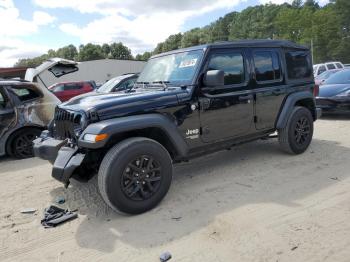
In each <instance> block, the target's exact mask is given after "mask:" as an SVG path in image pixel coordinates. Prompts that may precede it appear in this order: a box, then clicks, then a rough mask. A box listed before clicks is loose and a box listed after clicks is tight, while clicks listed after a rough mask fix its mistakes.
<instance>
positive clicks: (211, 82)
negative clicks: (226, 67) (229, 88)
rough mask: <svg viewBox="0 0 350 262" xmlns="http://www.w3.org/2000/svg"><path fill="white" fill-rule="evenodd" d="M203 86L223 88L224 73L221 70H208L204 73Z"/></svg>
mask: <svg viewBox="0 0 350 262" xmlns="http://www.w3.org/2000/svg"><path fill="white" fill-rule="evenodd" d="M203 84H204V86H206V87H216V86H223V85H224V84H225V72H224V71H222V70H209V71H207V72H206V73H205V75H204V78H203Z"/></svg>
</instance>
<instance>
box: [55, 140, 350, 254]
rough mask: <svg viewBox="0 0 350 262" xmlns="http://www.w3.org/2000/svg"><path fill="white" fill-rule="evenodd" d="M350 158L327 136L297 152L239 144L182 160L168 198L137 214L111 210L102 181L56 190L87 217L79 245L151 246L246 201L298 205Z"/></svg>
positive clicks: (340, 174)
mask: <svg viewBox="0 0 350 262" xmlns="http://www.w3.org/2000/svg"><path fill="white" fill-rule="evenodd" d="M334 152H337V154H334ZM349 157H350V149H349V148H347V147H344V146H341V145H339V144H338V143H335V142H330V141H324V140H314V141H313V143H312V145H311V146H310V148H309V149H308V151H307V152H305V153H304V154H302V155H298V156H291V155H288V154H285V153H281V151H280V150H279V147H278V143H276V141H275V140H268V141H257V142H254V143H250V144H246V145H241V146H238V147H236V148H233V149H232V150H231V151H223V152H219V153H216V154H213V155H209V156H205V157H202V158H199V159H195V160H193V161H191V162H189V163H185V164H179V165H178V166H176V167H175V169H174V179H173V184H172V186H171V189H170V191H169V193H168V195H167V196H166V198H165V199H164V200H163V201H162V203H160V205H159V206H158V207H156V208H155V209H153V210H151V211H150V212H147V213H145V214H141V215H137V216H128V215H120V214H117V213H114V212H113V211H111V209H109V208H108V207H107V206H106V205H105V203H104V202H103V200H102V199H101V197H100V196H99V194H98V190H97V187H96V185H95V184H96V179H93V180H92V181H91V183H87V184H78V183H74V184H73V185H72V187H70V188H69V189H68V190H64V189H63V188H56V189H54V190H53V191H51V196H52V197H53V198H54V199H55V198H56V197H57V196H58V195H62V194H64V195H65V197H66V201H67V202H66V207H68V208H71V209H75V208H78V210H79V211H78V212H79V214H81V215H86V217H84V218H83V221H82V223H81V224H80V225H79V227H78V230H77V232H76V235H75V237H76V241H77V243H78V245H79V246H81V247H83V248H90V249H96V250H99V251H102V252H113V251H114V249H115V246H116V245H117V243H118V242H123V243H125V244H127V245H130V246H133V247H135V248H147V247H154V246H160V245H162V244H165V243H168V242H171V241H173V240H175V239H179V238H182V237H184V236H186V235H189V234H191V233H193V232H195V231H198V230H200V229H202V228H204V227H205V226H206V225H208V224H209V223H212V222H213V221H214V220H215V219H216V217H218V216H220V215H224V214H225V213H227V212H231V211H232V210H235V209H237V208H239V207H242V206H245V205H256V204H259V203H275V204H278V205H283V206H290V207H297V206H299V205H300V204H298V200H299V199H303V198H305V197H308V196H309V195H312V194H315V193H316V192H318V191H320V190H322V189H325V188H327V187H329V186H331V185H333V184H334V183H339V181H342V180H344V179H345V178H347V177H348V176H349V175H350V174H349V172H348V171H347V170H346V165H344V164H343V165H341V163H346V161H348V159H349ZM335 174H336V176H337V178H336V179H335V178H334V176H335ZM234 223H235V221H232V224H234Z"/></svg>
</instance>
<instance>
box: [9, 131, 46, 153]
mask: <svg viewBox="0 0 350 262" xmlns="http://www.w3.org/2000/svg"><path fill="white" fill-rule="evenodd" d="M40 133H41V130H40V129H37V128H25V129H22V130H19V131H18V132H17V133H15V134H14V135H13V137H12V138H11V139H10V142H9V145H10V148H9V152H10V155H12V156H14V157H16V158H18V159H24V158H30V157H33V156H34V152H33V140H34V139H35V138H37V137H38V136H40Z"/></svg>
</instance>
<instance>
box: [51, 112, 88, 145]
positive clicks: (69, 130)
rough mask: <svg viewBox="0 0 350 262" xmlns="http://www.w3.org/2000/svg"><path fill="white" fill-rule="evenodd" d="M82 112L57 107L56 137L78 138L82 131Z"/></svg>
mask: <svg viewBox="0 0 350 262" xmlns="http://www.w3.org/2000/svg"><path fill="white" fill-rule="evenodd" d="M81 120H82V114H81V113H79V112H73V111H67V110H64V109H62V108H59V107H56V110H55V116H54V128H53V135H54V137H55V138H56V139H66V138H68V139H72V140H76V139H77V136H78V135H79V134H80V132H81V131H82V127H81Z"/></svg>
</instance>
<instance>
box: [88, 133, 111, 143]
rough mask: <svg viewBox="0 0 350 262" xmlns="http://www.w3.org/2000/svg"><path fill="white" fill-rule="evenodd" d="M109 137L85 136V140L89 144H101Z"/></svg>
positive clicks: (102, 135) (103, 135) (100, 135)
mask: <svg viewBox="0 0 350 262" xmlns="http://www.w3.org/2000/svg"><path fill="white" fill-rule="evenodd" d="M107 137H108V135H107V134H99V135H93V134H85V135H84V140H85V141H88V142H100V141H103V140H105V139H106V138H107Z"/></svg>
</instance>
